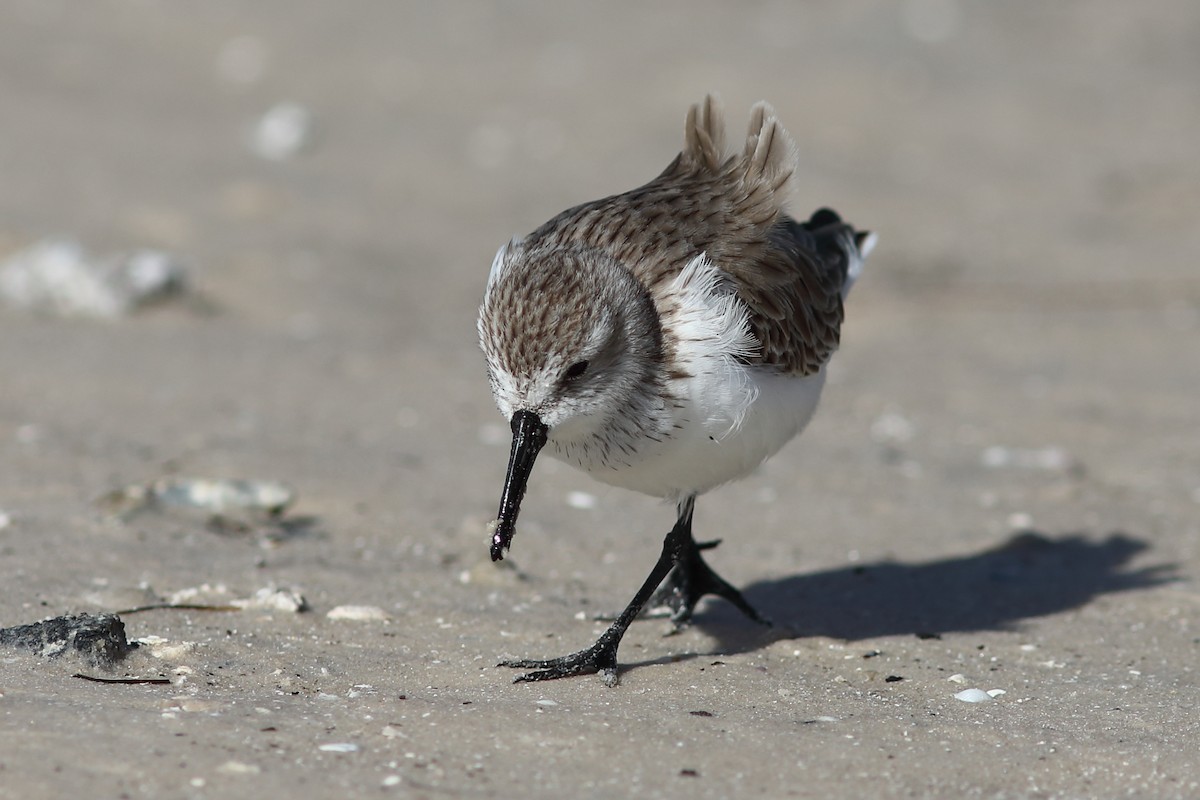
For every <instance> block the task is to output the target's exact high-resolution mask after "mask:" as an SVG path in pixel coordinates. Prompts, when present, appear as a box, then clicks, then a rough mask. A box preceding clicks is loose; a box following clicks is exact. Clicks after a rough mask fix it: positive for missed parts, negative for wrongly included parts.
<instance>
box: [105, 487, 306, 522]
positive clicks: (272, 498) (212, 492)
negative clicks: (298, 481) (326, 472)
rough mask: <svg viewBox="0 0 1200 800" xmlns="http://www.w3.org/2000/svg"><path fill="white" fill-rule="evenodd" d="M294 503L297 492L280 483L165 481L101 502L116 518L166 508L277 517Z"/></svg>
mask: <svg viewBox="0 0 1200 800" xmlns="http://www.w3.org/2000/svg"><path fill="white" fill-rule="evenodd" d="M295 499H296V493H295V491H293V490H292V489H291V488H289V487H288V486H286V485H284V484H282V483H279V482H277V481H248V480H236V479H212V478H163V479H162V480H158V481H155V482H154V483H151V484H148V485H147V484H134V485H133V486H127V487H125V488H124V489H118V490H116V491H114V492H111V493H109V494H108V495H106V496H105V497H104V498H102V499H101V502H102V503H103V504H104V505H106V506H108V507H109V509H110V510H111V511H112V512H113V513H115V514H129V513H132V512H135V511H141V510H144V509H147V508H154V507H165V508H178V509H186V510H192V511H200V512H204V513H207V514H229V513H230V512H259V513H263V514H268V515H271V516H278V515H280V514H282V513H283V512H284V510H285V509H286V508H287V507H288V506H289V505H291V504H292V502H293V501H294V500H295Z"/></svg>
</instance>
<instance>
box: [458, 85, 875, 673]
mask: <svg viewBox="0 0 1200 800" xmlns="http://www.w3.org/2000/svg"><path fill="white" fill-rule="evenodd" d="M724 137H725V130H724V122H723V120H722V116H721V111H720V109H719V107H718V105H717V103H716V101H715V100H714V99H713V98H712V97H711V96H710V97H707V98H706V99H705V100H704V102H702V103H699V104H697V105H695V106H693V107H692V108H691V109H690V110H689V111H688V115H687V122H686V124H685V126H684V147H683V152H681V153H680V154H679V155H678V156H677V157H676V158H675V160H674V161H672V162H671V164H670V166H668V167H667V168H666V170H664V171H663V173H662V174H661V175H659V176H658V177H657V178H655V179H654V180H652V181H650V182H649V183H647V184H646V185H645V186H642V187H641V188H638V189H634V190H632V191H629V192H625V193H624V194H618V195H614V196H612V197H606V198H604V199H602V200H596V201H594V202H591V203H584V204H583V205H580V206H576V207H575V208H571V209H568V210H567V211H564V212H562V213H561V214H559V215H558V216H556V217H554V219H552V220H550V221H549V222H547V223H546V224H544V225H542V226H541V227H540V228H538V229H537V230H535V231H534V232H533V233H531V234H529V235H528V236H525V237H523V238H522V237H516V238H514V239H512V241H510V242H509V243H508V244H506V245H504V246H503V247H501V248H500V250H499V252H497V253H496V258H495V260H494V261H493V262H492V269H491V273H490V274H489V276H488V282H487V289H486V291H485V294H484V298H483V306H482V307H481V308H480V312H479V339H480V343H481V346H482V348H483V352H484V355H485V356H486V359H487V371H488V377H489V379H490V380H491V387H492V394H493V396H494V397H495V400H496V404H497V405H498V406H499V407H500V411H501V413H503V414H504V417H505V418H506V419H508V420H509V422H510V423H511V426H512V436H513V438H512V451H511V455H510V457H509V462H508V472H507V475H506V477H505V481H504V490H503V493H502V495H501V499H500V512H499V518H498V519H497V520H496V522H494V523H493V526H492V542H491V555H492V559H493V560H494V561H499V560H500V559H502V558H503V557H504V552H505V551H506V550H507V549H508V548H509V545H510V544H511V543H512V538H513V534H514V532H515V526H516V522H517V514H518V513H519V512H520V508H521V499H522V497H523V496H524V494H525V487H526V484H527V483H528V479H529V475H530V471H531V470H532V469H533V464H534V460H535V459H536V458H537V455H538V453H539V452H540V451H541V450H542V449H543V448H547V449H549V451H550V452H551V453H552V454H553V455H554V456H555V457H557V458H559V459H562V460H563V461H566V462H567V463H569V464H572V465H574V466H576V467H578V468H579V469H582V470H583V471H584V472H587V473H588V474H589V475H591V476H592V477H594V478H596V479H598V480H600V481H603V482H605V483H608V484H612V485H614V486H621V487H624V488H626V489H633V490H635V491H639V492H643V493H645V494H649V495H653V496H656V497H662V498H665V499H668V500H670V501H673V502H674V503H675V505H676V509H677V512H678V516H677V518H676V522H675V526H674V527H673V528H672V529H671V531H670V533H668V534H667V536H666V538H665V539H664V541H663V547H662V553H661V555H660V556H659V558H658V561H657V563H655V565H654V569H653V570H651V572H650V575H649V576H648V577H647V578H646V580H645V582H644V583H643V584H642V587H641V588H640V589H639V590H638V592H637V594H636V595H634V598H633V600H631V601H630V602H629V605H628V606H627V607H626V608H625V610H624V611H623V612H621V614H620V615H619V616H617V618H616V619H615V621H613V623H612V625H611V626H610V627H609V628H608V630H607V631H605V632H604V634H603V635H602V636H601V637H600V638H599V640H598V641H597V642H596V643H595V644H593V645H592V646H591V647H588V648H586V649H584V650H580V651H579V652H577V653H572V654H570V655H567V656H563V657H561V658H551V659H546V660H521V661H505V662H503V663H501V664H500V666H506V667H516V668H519V669H530V670H534V671H532V672H528V673H524V674H522V675H519V676H518V677H517V678H516V680H518V681H538V680H549V679H553V678H562V677H566V676H568V675H578V674H585V673H594V672H599V673H600V674H601V676H602V677H603V679H604V682H605V683H607V684H608V685H610V686H611V685H615V684H616V683H617V647H618V646H619V645H620V642H621V637H622V636H623V635H624V633H625V631H626V629H627V628H628V627H629V625H630V623H631V622H632V621H633V620H634V618H635V617H637V616H638V615H639V614H641V613H642V611H643V609H644V608H647V607H651V608H654V607H658V606H660V605H661V606H666V607H668V608H669V609H670V611H671V619H672V620H673V621H674V622H675V624H676V626H682V625H684V624H686V623H687V622H688V621H689V620H690V618H691V615H692V610H693V609H694V608H695V606H696V603H697V601H699V599H700V598H701V597H702V596H703V595H705V594H716V595H719V596H721V597H723V598H725V599H726V600H729V601H730V602H732V603H733V604H734V605H735V606H737V608H739V609H740V610H741V611H742V612H743V613H745V614H746V615H747V616H748V617H750V618H751V619H753V620H755V621H757V622H760V623H764V624H766V621H765V620H764V619H763V618H762V617H761V616H759V614H758V613H757V612H756V611H755V610H754V609H753V608H752V607H751V606H750V604H749V603H747V602H746V600H745V599H744V598H743V597H742V595H741V593H740V592H739V591H738V590H737V589H735V588H734V587H733V586H731V585H730V584H729V583H727V582H726V581H725V580H724V579H722V578H721V577H720V576H719V575H718V574H717V573H716V572H714V571H713V570H712V569H711V568H710V567H709V566H708V564H706V563H705V561H704V559H703V558H702V557H701V551H703V550H705V549H708V548H710V547H712V546H714V545H715V544H716V543H715V542H704V543H697V542H696V540H695V539H694V538H693V537H692V511H693V508H694V506H695V501H696V497H697V495H700V494H702V493H704V492H706V491H708V490H709V489H712V488H714V487H716V486H719V485H721V484H723V483H725V482H727V481H730V480H733V479H735V478H740V477H742V476H744V475H746V474H747V473H749V472H750V471H752V470H753V469H754V468H755V467H757V466H758V465H759V464H760V463H762V461H763V460H764V459H766V458H768V457H770V456H771V455H774V454H775V453H776V452H778V450H779V449H780V448H781V447H783V445H784V444H785V443H786V442H787V441H788V440H789V439H791V438H792V437H793V436H795V435H796V434H797V433H799V432H800V430H801V429H802V428H803V427H804V426H805V425H806V424H807V423H808V421H809V419H810V418H811V417H812V415H813V411H814V410H815V409H816V407H817V399H818V398H819V397H820V394H821V388H822V386H823V384H824V382H825V364H826V363H827V362H828V361H829V358H830V356H831V355H832V354H833V351H834V350H835V349H836V348H837V345H838V339H839V331H840V328H841V324H842V316H843V312H842V301H843V300H844V299H845V297H846V292H847V291H848V290H849V289H850V286H851V284H853V283H854V280H855V278H857V277H858V274H859V272H860V270H861V269H862V264H863V259H864V258H865V257H866V255H867V253H868V252H869V251H870V249H871V247H872V245H873V244H874V240H875V237H874V236H873V235H872V234H870V233H865V232H858V231H855V230H854V228H852V227H851V226H850V225H847V224H845V223H843V222H842V221H841V219H840V218H839V217H838V215H837V214H835V213H834V212H833V211H830V210H828V209H821V210H819V211H817V212H816V213H814V214H813V215H812V216H811V217H810V218H809V219H808V221H806V222H797V221H796V220H795V219H793V218H792V217H790V216H788V215H787V214H786V213H785V210H784V205H785V203H786V201H787V199H788V196H789V194H790V192H791V189H792V184H793V182H794V176H795V172H796V146H795V144H794V143H793V141H792V138H791V136H789V135H788V133H787V131H785V130H784V128H783V126H782V125H781V124H780V122H779V120H778V119H777V118H776V116H775V112H774V111H773V110H772V108H771V107H770V106H769V105H767V104H766V103H759V104H758V105H756V106H754V109H753V110H752V112H751V115H750V128H749V133H748V135H747V137H746V143H745V146H744V147H743V148H742V149H741V151H740V152H739V153H737V154H735V155H732V156H728V157H727V156H726V154H725V149H724ZM660 584H661V585H660ZM648 604H649V605H648Z"/></svg>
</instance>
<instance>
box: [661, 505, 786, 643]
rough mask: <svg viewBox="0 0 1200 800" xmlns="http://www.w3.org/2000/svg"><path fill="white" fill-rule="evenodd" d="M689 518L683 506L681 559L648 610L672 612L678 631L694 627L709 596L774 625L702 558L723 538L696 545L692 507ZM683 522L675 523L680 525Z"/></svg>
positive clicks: (681, 511)
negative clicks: (700, 606)
mask: <svg viewBox="0 0 1200 800" xmlns="http://www.w3.org/2000/svg"><path fill="white" fill-rule="evenodd" d="M687 512H688V513H687V518H686V520H684V518H683V517H682V513H683V507H682V506H681V507H680V514H681V517H680V522H683V523H685V524H686V529H687V530H686V532H687V536H686V538H685V540H684V542H683V543H682V545H681V547H682V549H681V552H680V557H679V560H678V561H677V562H676V563H675V566H674V567H673V568H672V569H671V572H670V573H669V574H668V575H667V578H666V580H665V581H664V582H663V584H662V586H659V587H658V590H657V591H655V592H654V594H653V595H652V596H651V597H650V600H649V601H648V602H647V604H646V605H647V608H662V607H666V608H669V609H670V618H671V622H672V623H674V625H675V632H678V631H680V630H682V629H683V628H685V627H687V626H688V625H689V624H691V621H692V612H693V611H695V609H696V604H697V603H699V602H700V598H701V597H703V596H704V595H706V594H715V595H717V596H718V597H724V598H725V599H726V600H728V601H729V602H731V603H733V604H734V605H735V606H736V607H737V608H738V610H739V611H741V612H742V613H743V614H745V615H746V616H747V617H749V618H750V619H752V620H754V621H755V622H757V623H758V624H760V625H766V626H768V627H769V626H770V625H771V623H770V621H769V620H767V619H766V618H765V617H763V616H762V615H761V614H759V613H758V612H757V611H756V610H755V609H754V606H752V605H750V604H749V603H748V602H746V598H744V597H742V593H741V592H739V591H738V590H737V589H735V588H734V587H733V586H731V585H730V584H729V582H728V581H726V580H725V579H724V578H722V577H721V576H720V575H718V574H717V573H716V571H715V570H713V568H712V567H710V566H709V565H708V564H707V563H706V562H705V561H704V558H703V557H702V556H701V555H700V553H701V551H703V550H711V549H712V548H714V547H716V546H717V545H719V544H720V543H721V540H720V539H717V540H716V541H712V542H697V541H696V540H695V539H694V538H692V514H691V507H690V506H689V507H688V509H687ZM679 524H680V523H676V525H679Z"/></svg>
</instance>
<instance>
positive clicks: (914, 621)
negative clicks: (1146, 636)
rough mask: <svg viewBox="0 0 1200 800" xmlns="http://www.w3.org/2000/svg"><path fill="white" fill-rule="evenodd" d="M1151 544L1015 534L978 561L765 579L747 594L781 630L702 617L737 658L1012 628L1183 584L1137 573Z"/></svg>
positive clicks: (716, 609)
mask: <svg viewBox="0 0 1200 800" xmlns="http://www.w3.org/2000/svg"><path fill="white" fill-rule="evenodd" d="M1148 546H1149V545H1147V544H1146V543H1145V542H1144V541H1142V540H1140V539H1136V538H1133V537H1131V536H1128V535H1126V534H1123V533H1113V534H1112V535H1110V536H1108V538H1106V539H1102V540H1096V539H1089V538H1088V537H1087V536H1085V535H1083V534H1068V535H1063V536H1057V537H1051V536H1047V535H1044V534H1041V533H1038V532H1035V531H1026V532H1023V533H1020V534H1017V535H1015V536H1013V537H1012V538H1010V539H1008V540H1007V541H1005V542H1003V543H1002V544H1000V545H999V546H997V547H994V548H991V549H988V550H985V551H983V552H980V553H976V554H974V555H967V556H961V557H958V558H947V559H943V560H939V561H930V562H926V563H917V564H905V563H899V562H895V561H880V562H875V563H867V564H854V565H850V566H846V567H842V568H840V569H833V570H826V571H824V572H815V573H808V574H804V575H792V576H788V577H786V578H779V579H777V580H770V581H760V582H758V583H754V584H751V585H750V586H747V587H745V589H744V590H743V594H744V595H745V597H746V599H747V600H749V601H750V603H751V604H752V605H753V606H755V607H756V608H757V609H758V610H759V611H760V612H761V613H762V614H764V615H765V616H766V617H767V618H769V619H771V620H772V621H773V622H774V627H772V628H769V629H763V628H760V627H758V626H756V625H754V624H752V623H750V622H748V621H747V620H745V618H740V615H739V614H738V612H737V611H736V610H735V609H733V608H732V607H731V606H729V605H728V604H725V603H723V602H721V601H718V600H712V599H710V600H709V601H708V602H707V604H706V605H705V606H704V607H703V610H702V611H701V612H700V613H697V615H696V617H695V624H696V627H698V628H699V629H700V630H702V631H704V632H705V633H707V634H709V635H711V636H714V637H715V638H716V639H717V640H718V646H717V648H716V650H717V651H718V652H721V653H739V652H749V651H753V650H756V649H758V648H760V647H762V646H764V645H765V644H767V643H768V642H771V641H778V640H781V639H791V638H797V637H806V636H828V637H831V638H834V639H842V640H845V641H856V640H861V639H870V638H874V637H879V636H894V635H913V634H916V635H919V636H940V635H941V634H943V633H952V632H967V631H984V630H1013V629H1016V628H1017V627H1018V626H1019V623H1020V622H1021V621H1023V620H1027V619H1030V618H1033V617H1041V616H1046V615H1049V614H1054V613H1056V612H1060V611H1065V610H1067V609H1072V608H1078V607H1080V606H1082V605H1084V604H1086V603H1087V602H1089V601H1090V600H1092V599H1093V598H1095V597H1097V596H1100V595H1104V594H1112V593H1115V592H1127V591H1131V590H1135V589H1145V588H1149V587H1153V586H1158V585H1161V584H1163V583H1166V582H1169V581H1172V580H1176V579H1177V578H1176V575H1175V569H1176V567H1175V565H1173V564H1160V565H1155V566H1148V567H1142V568H1140V569H1129V568H1128V565H1129V562H1130V561H1131V560H1132V559H1133V557H1134V556H1136V555H1137V554H1139V553H1141V552H1142V551H1144V550H1146V549H1147V548H1148Z"/></svg>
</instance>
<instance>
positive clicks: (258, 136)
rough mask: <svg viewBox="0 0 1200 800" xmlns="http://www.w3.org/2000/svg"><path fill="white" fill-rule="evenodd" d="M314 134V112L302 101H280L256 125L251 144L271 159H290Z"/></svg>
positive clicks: (256, 151) (258, 153) (256, 150)
mask: <svg viewBox="0 0 1200 800" xmlns="http://www.w3.org/2000/svg"><path fill="white" fill-rule="evenodd" d="M311 137H312V112H311V111H309V110H308V109H307V108H305V107H304V106H302V105H300V104H299V103H276V104H275V105H274V106H272V107H271V108H269V109H268V110H267V112H266V113H265V114H263V115H262V117H261V118H260V119H259V120H258V124H257V125H255V126H254V133H253V135H252V136H251V141H250V145H251V147H252V148H253V150H254V152H255V153H256V154H257V155H259V156H260V157H262V158H265V159H268V160H270V161H286V160H287V159H289V158H292V157H293V156H295V155H296V154H297V153H299V152H300V151H301V150H303V149H304V148H305V146H306V145H307V144H308V143H309V140H310V139H311Z"/></svg>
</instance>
